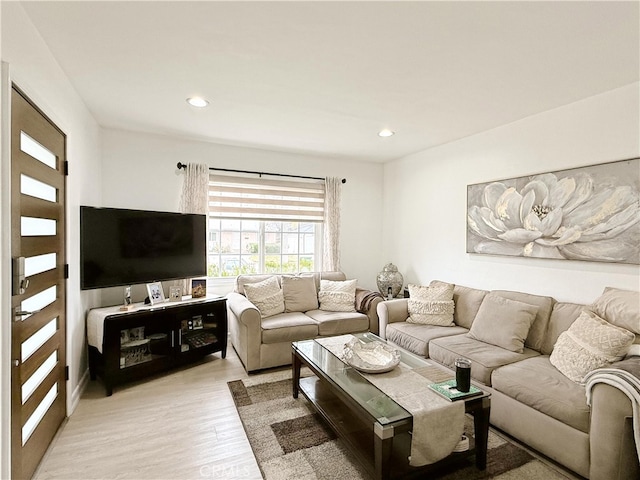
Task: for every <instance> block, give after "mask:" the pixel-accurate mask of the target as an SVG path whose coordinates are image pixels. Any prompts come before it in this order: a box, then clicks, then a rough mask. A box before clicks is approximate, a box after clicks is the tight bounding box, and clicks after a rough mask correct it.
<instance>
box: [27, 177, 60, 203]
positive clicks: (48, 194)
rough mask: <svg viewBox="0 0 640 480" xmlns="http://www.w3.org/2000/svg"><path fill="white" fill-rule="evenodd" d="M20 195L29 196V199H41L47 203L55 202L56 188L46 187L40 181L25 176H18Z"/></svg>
mask: <svg viewBox="0 0 640 480" xmlns="http://www.w3.org/2000/svg"><path fill="white" fill-rule="evenodd" d="M20 193H22V194H24V195H29V196H30V197H36V198H41V199H42V200H47V201H48V202H57V201H58V194H57V191H56V187H52V186H51V185H47V184H46V183H44V182H41V181H40V180H36V179H35V178H31V177H28V176H27V175H24V174H22V175H20Z"/></svg>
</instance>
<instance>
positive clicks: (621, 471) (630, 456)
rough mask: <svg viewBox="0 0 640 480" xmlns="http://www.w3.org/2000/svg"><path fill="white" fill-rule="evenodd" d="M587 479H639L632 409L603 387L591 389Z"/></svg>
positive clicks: (623, 397) (615, 391)
mask: <svg viewBox="0 0 640 480" xmlns="http://www.w3.org/2000/svg"><path fill="white" fill-rule="evenodd" d="M589 442H590V449H591V466H590V472H589V478H591V479H593V480H605V479H611V478H615V479H636V478H640V465H639V462H638V453H637V451H636V446H635V442H634V435H633V408H632V404H631V400H630V399H629V397H627V395H626V394H625V393H624V392H622V390H619V389H618V388H616V387H613V386H611V385H608V384H606V383H598V384H596V385H594V387H593V391H592V397H591V424H590V428H589Z"/></svg>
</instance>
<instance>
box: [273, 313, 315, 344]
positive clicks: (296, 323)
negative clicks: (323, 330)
mask: <svg viewBox="0 0 640 480" xmlns="http://www.w3.org/2000/svg"><path fill="white" fill-rule="evenodd" d="M317 336H318V323H317V322H316V321H315V320H313V319H312V318H310V317H308V316H307V315H305V314H304V313H300V312H291V313H280V314H278V315H274V316H272V317H269V318H264V319H262V343H280V342H295V341H297V340H306V339H308V338H314V337H317Z"/></svg>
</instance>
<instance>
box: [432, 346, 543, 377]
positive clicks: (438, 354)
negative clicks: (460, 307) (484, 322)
mask: <svg viewBox="0 0 640 480" xmlns="http://www.w3.org/2000/svg"><path fill="white" fill-rule="evenodd" d="M537 355H540V353H538V352H536V351H535V350H531V349H529V348H525V349H524V352H523V353H515V352H512V351H511V350H506V349H504V348H502V347H497V346H495V345H491V344H489V343H485V342H481V341H479V340H476V339H474V338H471V337H469V335H468V334H467V335H453V336H450V337H440V338H434V339H433V340H431V342H429V357H430V358H432V359H433V360H435V361H436V362H438V363H441V364H443V365H445V366H447V367H449V368H451V369H454V362H455V361H456V358H458V357H465V358H468V359H469V360H471V377H472V378H473V379H474V380H476V381H478V382H481V383H483V384H485V385H488V386H491V373H492V372H493V371H494V370H495V369H496V368H498V367H502V366H503V365H509V364H511V363H514V362H518V361H520V360H524V359H526V358H530V357H534V356H537Z"/></svg>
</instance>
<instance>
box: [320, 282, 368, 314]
mask: <svg viewBox="0 0 640 480" xmlns="http://www.w3.org/2000/svg"><path fill="white" fill-rule="evenodd" d="M357 282H358V281H357V280H355V279H354V280H344V281H342V282H334V281H332V280H320V292H318V300H320V310H327V311H329V312H355V311H356V284H357Z"/></svg>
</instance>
